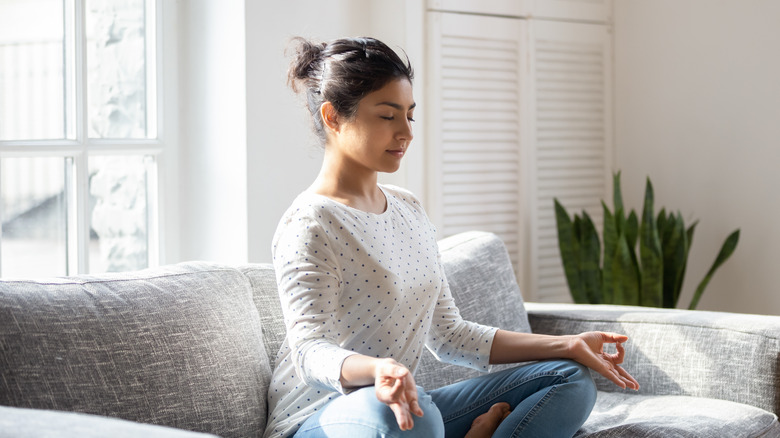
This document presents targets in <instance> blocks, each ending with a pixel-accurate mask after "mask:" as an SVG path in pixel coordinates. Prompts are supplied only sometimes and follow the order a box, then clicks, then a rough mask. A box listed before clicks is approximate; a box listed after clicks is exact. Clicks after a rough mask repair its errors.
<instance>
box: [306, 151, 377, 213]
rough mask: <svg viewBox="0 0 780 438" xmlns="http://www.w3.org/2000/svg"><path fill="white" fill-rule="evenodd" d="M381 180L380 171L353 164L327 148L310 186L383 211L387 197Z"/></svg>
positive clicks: (340, 199)
mask: <svg viewBox="0 0 780 438" xmlns="http://www.w3.org/2000/svg"><path fill="white" fill-rule="evenodd" d="M377 181H378V174H377V172H375V171H372V170H368V169H365V168H356V167H355V166H350V165H349V163H346V162H344V160H343V159H339V158H338V157H335V156H333V155H332V154H329V153H328V152H327V150H326V152H325V157H324V159H323V161H322V168H321V169H320V173H319V175H317V179H315V180H314V183H313V184H312V185H311V187H310V188H309V189H310V190H312V191H313V192H315V193H318V194H320V195H324V196H327V197H329V198H331V199H334V200H336V201H338V202H341V203H343V204H345V205H348V206H350V207H353V208H357V209H360V210H364V211H368V212H373V213H381V212H383V211H384V210H385V202H386V200H385V197H384V194H383V193H382V191H381V190H380V189H379V187H378V186H377Z"/></svg>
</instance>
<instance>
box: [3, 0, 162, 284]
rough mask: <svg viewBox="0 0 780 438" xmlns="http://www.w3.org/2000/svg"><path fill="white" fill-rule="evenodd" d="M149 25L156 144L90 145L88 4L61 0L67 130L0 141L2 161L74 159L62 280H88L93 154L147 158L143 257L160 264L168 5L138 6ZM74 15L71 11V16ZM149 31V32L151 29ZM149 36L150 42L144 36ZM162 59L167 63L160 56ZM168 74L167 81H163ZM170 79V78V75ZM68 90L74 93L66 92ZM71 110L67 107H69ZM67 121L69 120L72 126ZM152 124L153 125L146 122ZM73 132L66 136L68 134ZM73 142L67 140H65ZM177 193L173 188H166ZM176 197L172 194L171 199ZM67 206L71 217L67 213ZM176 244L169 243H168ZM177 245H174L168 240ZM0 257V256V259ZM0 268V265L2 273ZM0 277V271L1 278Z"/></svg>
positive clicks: (150, 114) (152, 0)
mask: <svg viewBox="0 0 780 438" xmlns="http://www.w3.org/2000/svg"><path fill="white" fill-rule="evenodd" d="M144 3H145V7H146V13H147V14H149V13H152V14H154V15H153V17H148V16H147V19H146V20H147V23H154V26H146V29H147V31H146V32H147V38H146V44H147V48H149V47H150V44H154V46H153V47H154V49H155V59H154V62H155V65H154V72H153V74H151V75H150V74H149V73H147V87H154V90H152V91H153V93H154V94H153V96H154V99H155V100H156V102H152V101H151V100H150V101H149V105H148V106H147V129H151V130H152V131H151V133H152V135H154V134H155V133H156V137H154V138H148V139H104V138H89V130H88V106H87V102H88V100H87V93H88V89H87V74H86V72H87V57H86V48H87V36H86V0H63V14H64V34H65V35H64V39H63V45H68V44H73V47H72V48H64V52H65V53H66V54H67V53H68V52H69V51H71V50H72V51H73V55H72V57H70V58H71V59H72V65H69V64H70V63H71V59H69V57H68V55H65V56H64V57H63V72H64V90H63V93H64V95H65V105H64V106H63V111H64V117H65V129H64V130H63V136H64V137H65V138H62V139H46V140H0V159H5V158H19V157H24V158H37V157H49V158H62V159H63V160H65V159H67V158H72V160H73V169H74V174H73V177H72V178H71V179H70V180H68V179H67V177H66V181H65V187H66V188H65V190H66V193H68V191H69V190H72V191H73V192H75V193H74V194H75V203H74V202H72V201H68V203H67V205H68V207H67V212H66V215H67V216H68V221H74V222H75V230H70V229H69V230H68V231H67V241H68V245H67V258H66V259H67V260H68V261H67V262H66V275H74V274H88V273H89V265H90V264H89V239H90V222H91V220H90V217H89V214H90V210H89V202H88V200H89V190H90V188H89V167H88V164H89V163H88V160H89V157H90V156H93V155H103V156H105V155H147V156H153V157H154V160H155V163H156V166H154V171H153V172H149V174H148V175H147V177H148V178H149V179H150V183H149V184H148V187H152V188H154V190H150V191H149V192H148V193H147V196H148V198H147V206H148V207H147V208H148V211H147V215H148V230H147V254H148V259H147V260H148V263H147V265H148V267H155V266H159V265H160V264H161V263H164V262H165V256H164V254H165V251H164V248H163V236H164V235H165V233H163V232H161V226H162V224H164V223H165V221H164V220H163V219H164V214H163V213H164V212H163V209H162V206H163V205H165V202H164V200H165V198H166V192H167V189H168V187H167V186H168V184H167V182H168V180H169V178H166V177H165V176H166V174H168V173H171V174H174V175H175V173H176V172H175V170H176V167H175V164H174V163H175V160H172V159H170V157H169V156H175V155H176V146H177V145H176V139H177V136H176V135H174V134H175V127H176V112H175V110H174V108H175V107H176V105H174V104H171V105H166V102H176V99H177V92H176V88H177V87H176V82H175V79H174V78H175V73H176V59H177V57H176V56H175V55H176V37H175V35H176V33H175V32H176V31H175V29H176V9H175V8H176V6H175V4H173V5H171V3H174V2H167V1H164V0H144ZM69 8H72V10H69ZM150 27H153V29H149V28H150ZM150 34H153V42H151V43H150V38H149V35H150ZM165 55H167V56H165ZM166 73H168V74H166ZM171 73H173V74H171ZM70 87H72V89H69V88H70ZM68 106H70V108H68ZM71 114H72V118H73V119H74V120H73V121H71V120H70V117H71ZM152 119H154V120H152ZM71 130H72V131H71ZM67 137H71V138H67ZM170 186H172V187H175V184H170ZM173 196H174V197H175V195H173ZM71 206H73V207H74V211H71ZM174 237H175V236H174ZM171 240H172V241H175V240H176V239H171ZM2 245H3V238H2V227H0V248H2ZM1 254H2V252H0V256H1ZM1 267H2V264H1V263H0V269H1ZM2 276H4V273H3V272H2V271H1V270H0V277H2Z"/></svg>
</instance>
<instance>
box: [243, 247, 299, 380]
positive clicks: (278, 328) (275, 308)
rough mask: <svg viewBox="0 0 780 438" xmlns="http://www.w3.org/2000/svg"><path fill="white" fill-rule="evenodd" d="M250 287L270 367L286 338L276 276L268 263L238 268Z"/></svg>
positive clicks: (274, 362) (273, 363)
mask: <svg viewBox="0 0 780 438" xmlns="http://www.w3.org/2000/svg"><path fill="white" fill-rule="evenodd" d="M238 270H239V271H241V272H242V273H243V274H244V275H245V276H246V277H247V278H248V279H249V282H250V283H251V285H252V299H253V300H254V303H255V306H256V307H257V310H258V313H259V314H260V321H261V322H262V324H263V345H265V351H266V353H267V354H268V357H269V358H270V359H271V365H275V364H276V356H277V354H278V353H279V350H280V349H281V346H282V342H284V339H285V337H286V336H287V328H286V327H285V325H284V316H283V315H282V306H281V303H280V302H279V293H278V292H277V285H276V274H275V273H274V267H273V265H271V264H270V263H252V264H246V265H241V266H239V267H238Z"/></svg>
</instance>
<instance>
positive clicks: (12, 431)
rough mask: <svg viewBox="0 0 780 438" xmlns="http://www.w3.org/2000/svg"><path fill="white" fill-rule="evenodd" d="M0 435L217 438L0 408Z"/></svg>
mask: <svg viewBox="0 0 780 438" xmlns="http://www.w3.org/2000/svg"><path fill="white" fill-rule="evenodd" d="M0 436H4V437H14V438H40V437H46V438H105V437H111V438H138V437H143V438H217V436H216V435H207V434H203V433H198V432H189V431H186V430H181V429H174V428H171V427H163V426H154V425H151V424H141V423H136V422H133V421H127V420H119V419H117V418H111V417H101V416H98V415H87V414H79V413H75V412H63V411H48V410H41V409H23V408H9V407H7V406H0Z"/></svg>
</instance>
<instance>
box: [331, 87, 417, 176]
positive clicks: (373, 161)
mask: <svg viewBox="0 0 780 438" xmlns="http://www.w3.org/2000/svg"><path fill="white" fill-rule="evenodd" d="M415 105H416V104H415V103H414V97H413V96H412V84H411V83H410V82H409V81H408V80H407V79H396V80H392V81H390V82H389V83H387V85H385V86H384V87H382V88H380V89H379V90H376V91H373V92H371V93H369V94H367V95H366V96H365V97H364V98H363V99H361V100H360V102H359V103H358V108H357V112H356V113H355V115H354V117H353V118H351V119H346V120H344V119H342V121H341V122H340V124H339V130H338V133H337V134H336V136H335V138H334V140H335V141H334V144H332V145H331V146H332V147H335V149H336V150H335V151H334V152H336V153H339V154H341V155H342V158H344V159H346V160H348V161H350V163H351V164H352V165H353V166H358V167H362V168H364V169H365V170H370V171H374V172H395V171H396V170H398V168H399V166H400V165H401V159H402V158H403V156H404V154H405V153H406V151H407V149H408V148H409V143H410V142H411V141H412V137H413V135H412V122H413V119H412V116H413V114H414V108H415Z"/></svg>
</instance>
